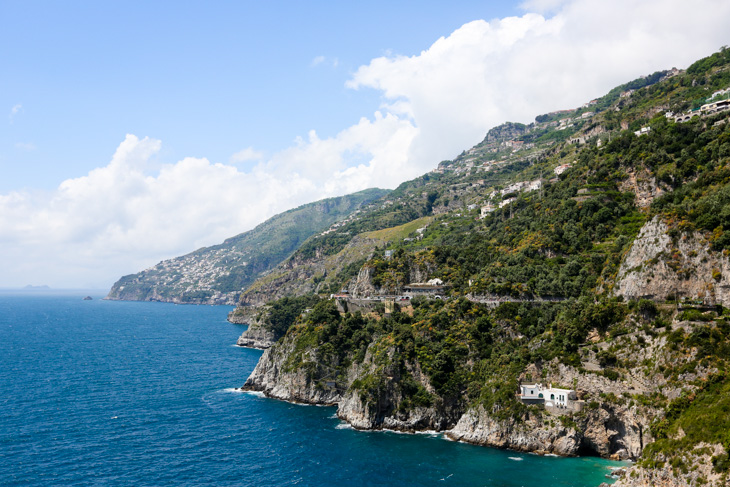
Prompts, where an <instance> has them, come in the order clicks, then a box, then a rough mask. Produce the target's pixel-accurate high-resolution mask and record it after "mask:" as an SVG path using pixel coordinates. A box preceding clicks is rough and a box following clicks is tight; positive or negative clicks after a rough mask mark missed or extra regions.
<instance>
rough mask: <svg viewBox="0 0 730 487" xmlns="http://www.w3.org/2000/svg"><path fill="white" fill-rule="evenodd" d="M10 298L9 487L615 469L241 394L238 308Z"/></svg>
mask: <svg viewBox="0 0 730 487" xmlns="http://www.w3.org/2000/svg"><path fill="white" fill-rule="evenodd" d="M84 295H85V293H76V294H74V293H66V294H53V293H32V294H27V293H26V294H21V293H12V292H1V293H0V357H1V360H2V361H1V362H0V363H1V365H2V367H1V368H0V485H3V486H16V485H17V486H21V485H22V486H25V485H42V486H48V485H64V486H65V485H100V486H106V485H125V486H126V485H134V486H163V485H195V486H197V485H210V486H268V485H272V486H286V485H303V486H310V485H311V486H341V485H350V486H398V487H403V486H410V485H415V486H431V485H432V486H448V485H458V486H462V487H464V486H467V487H468V486H500V487H507V486H509V487H512V486H515V487H517V486H523V487H531V486H545V485H550V486H551V487H557V486H597V485H598V484H600V483H601V482H605V481H607V479H606V478H605V477H604V476H605V475H606V473H608V472H609V468H610V467H612V466H616V465H617V464H616V463H613V462H608V461H605V460H601V459H598V458H554V457H540V456H536V455H529V454H523V453H516V452H511V451H502V450H496V449H491V448H483V447H478V446H473V445H467V444H462V443H456V442H452V441H448V440H446V439H444V438H443V437H442V436H441V435H438V434H417V435H408V434H397V433H392V432H360V431H355V430H352V429H351V428H349V427H348V426H347V425H346V424H344V423H343V422H341V421H340V420H338V419H337V418H336V417H335V416H334V414H335V409H334V408H331V407H315V406H300V405H294V404H289V403H285V402H281V401H276V400H273V399H267V398H265V397H261V396H260V395H255V394H249V393H242V392H238V391H236V390H235V388H237V387H240V386H241V385H242V384H243V383H244V382H245V380H246V378H247V377H248V375H249V373H250V372H251V371H252V370H253V368H254V366H255V365H256V362H257V360H258V358H259V357H260V355H261V352H260V351H257V350H250V349H245V348H239V347H236V346H234V344H235V342H236V338H238V336H239V335H240V334H241V332H243V330H244V329H245V327H244V326H241V325H233V324H230V323H228V322H227V321H226V314H227V313H228V311H230V308H228V307H212V306H176V305H172V304H161V303H135V302H117V301H102V300H101V299H100V298H101V297H103V295H99V294H96V295H92V296H93V298H94V299H93V300H92V301H83V300H82V297H83V296H84Z"/></svg>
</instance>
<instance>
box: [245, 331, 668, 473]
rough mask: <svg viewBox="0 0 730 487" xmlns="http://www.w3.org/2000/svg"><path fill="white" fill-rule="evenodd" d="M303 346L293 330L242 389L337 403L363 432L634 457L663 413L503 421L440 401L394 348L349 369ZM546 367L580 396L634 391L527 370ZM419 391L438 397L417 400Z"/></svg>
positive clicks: (574, 374)
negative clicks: (428, 434)
mask: <svg viewBox="0 0 730 487" xmlns="http://www.w3.org/2000/svg"><path fill="white" fill-rule="evenodd" d="M304 343H308V341H307V340H306V339H305V338H304V335H302V334H299V333H297V332H296V330H295V331H294V332H291V331H290V333H289V334H287V336H286V337H285V338H284V340H282V341H281V342H278V343H277V344H275V345H273V346H272V347H271V348H269V349H268V350H266V352H265V353H264V355H263V356H262V357H261V359H260V361H259V363H258V365H257V366H256V368H255V370H254V371H253V373H252V374H251V376H250V377H249V378H248V380H247V381H246V383H245V385H244V386H243V388H244V389H246V390H256V391H263V392H264V393H265V394H266V395H267V396H269V397H272V398H277V399H283V400H287V401H293V402H301V403H307V404H322V405H336V406H337V416H338V417H339V418H341V419H343V420H345V421H347V422H348V423H350V424H351V425H352V426H354V427H355V428H358V429H383V428H386V429H393V430H401V431H420V430H435V431H445V432H446V434H447V436H449V437H450V438H452V439H454V440H459V441H465V442H469V443H474V444H478V445H485V446H493V447H498V448H509V449H514V450H519V451H526V452H535V451H536V452H546V453H554V454H558V455H566V456H574V455H579V454H584V453H592V454H597V455H600V456H602V457H606V458H608V457H611V458H616V459H619V458H620V459H629V458H631V459H635V458H637V457H638V456H639V455H640V454H641V452H642V450H643V448H644V446H645V445H646V444H647V443H648V442H650V441H652V438H651V435H650V434H649V432H648V431H649V422H650V419H651V417H653V415H655V414H656V411H655V410H653V409H651V408H646V407H642V406H638V405H621V404H612V403H608V402H603V401H602V402H601V403H600V406H595V407H593V408H589V409H588V410H586V411H585V412H584V413H583V414H581V415H579V416H578V417H572V416H569V415H568V416H564V411H560V410H554V411H552V412H546V411H545V410H543V411H532V412H529V411H528V412H526V413H524V414H523V415H522V416H520V417H519V418H514V417H509V418H504V417H502V416H500V415H499V413H498V412H490V411H487V410H486V409H485V408H484V407H483V406H481V405H477V406H474V407H467V406H466V405H465V403H463V402H461V401H456V402H455V401H449V400H448V399H445V398H442V397H440V396H439V395H438V394H437V393H436V392H435V390H434V388H433V387H432V385H431V383H430V380H429V378H428V377H427V376H426V375H425V374H423V372H422V371H421V367H420V365H419V363H418V362H410V361H406V362H404V363H401V365H399V362H398V360H397V355H398V352H397V350H396V349H395V348H387V349H385V350H383V349H382V348H380V347H379V346H378V345H377V344H371V345H370V346H369V347H368V350H367V352H366V354H365V356H364V358H363V360H362V361H361V362H357V361H352V362H351V363H350V364H349V365H348V366H347V367H346V368H345V369H344V370H343V369H341V368H338V364H337V363H323V362H322V357H320V355H319V354H320V352H319V350H318V348H317V347H316V346H312V345H310V346H306V345H305V344H304ZM339 365H341V364H339ZM543 368H544V369H545V373H544V374H543V375H544V376H545V377H546V379H548V380H555V381H560V383H570V382H575V383H576V384H577V385H576V388H577V389H578V391H579V394H580V395H581V396H585V395H589V396H591V397H594V396H593V394H594V393H595V392H596V391H598V390H600V391H601V392H603V393H605V392H607V391H616V392H618V393H619V394H621V393H622V392H626V391H627V390H629V389H628V387H627V386H626V385H622V384H617V383H613V382H612V381H609V380H608V379H605V378H602V377H596V376H593V375H586V374H582V373H580V372H578V371H577V370H576V369H574V368H572V367H566V366H564V365H561V364H558V363H552V364H549V366H536V365H533V366H531V368H528V369H527V370H528V371H530V372H537V373H541V374H542V370H543ZM414 388H421V389H422V390H423V391H425V392H427V393H428V395H430V396H431V397H432V400H430V401H426V402H423V403H417V402H414V401H413V390H414ZM595 397H596V398H597V395H596V396H595ZM561 418H562V419H561ZM563 419H566V420H567V421H565V422H563Z"/></svg>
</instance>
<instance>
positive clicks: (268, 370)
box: [242, 340, 341, 405]
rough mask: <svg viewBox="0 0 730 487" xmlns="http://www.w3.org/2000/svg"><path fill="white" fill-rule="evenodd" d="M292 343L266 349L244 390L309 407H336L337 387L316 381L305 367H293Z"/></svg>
mask: <svg viewBox="0 0 730 487" xmlns="http://www.w3.org/2000/svg"><path fill="white" fill-rule="evenodd" d="M294 346H295V342H294V341H293V340H288V341H287V340H285V341H284V342H283V343H282V344H281V345H280V346H278V345H277V346H275V347H271V348H269V349H267V350H266V351H265V352H264V354H263V355H262V356H261V358H260V359H259V362H258V364H256V368H255V369H254V371H253V372H252V373H251V375H250V376H249V378H248V379H247V380H246V383H245V384H244V385H243V387H242V389H244V390H249V391H261V392H263V393H264V394H266V395H267V396H268V397H273V398H276V399H283V400H285V401H292V402H301V403H306V404H322V405H334V404H337V403H338V402H339V401H340V399H341V396H340V393H339V392H338V391H337V389H336V388H330V387H323V386H322V384H321V383H319V382H317V381H313V380H312V379H311V378H310V377H309V375H308V374H307V373H306V370H305V369H304V368H301V367H300V368H293V367H291V364H290V363H289V361H288V358H289V356H290V353H291V352H292V348H293V347H294Z"/></svg>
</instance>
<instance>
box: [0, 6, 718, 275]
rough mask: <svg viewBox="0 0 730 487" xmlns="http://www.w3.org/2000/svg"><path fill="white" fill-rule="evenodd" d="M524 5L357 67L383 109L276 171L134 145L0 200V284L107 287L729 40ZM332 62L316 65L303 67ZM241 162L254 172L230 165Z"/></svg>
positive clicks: (636, 18) (648, 19) (626, 18)
mask: <svg viewBox="0 0 730 487" xmlns="http://www.w3.org/2000/svg"><path fill="white" fill-rule="evenodd" d="M525 5H526V7H531V8H534V9H540V10H539V11H540V12H543V13H544V12H548V11H550V12H555V13H554V14H553V15H551V16H545V15H540V14H537V13H527V14H525V15H523V16H521V17H509V18H504V19H496V20H491V21H489V22H488V21H484V20H477V21H474V22H470V23H467V24H465V25H464V26H462V27H461V28H459V29H457V30H456V31H454V32H453V33H451V34H450V35H449V36H447V37H442V38H440V39H438V40H436V41H435V42H434V43H433V45H431V46H430V47H429V48H428V49H426V50H424V51H423V52H421V53H420V54H418V55H414V56H398V55H393V54H388V55H386V56H383V57H380V58H377V59H373V60H372V61H371V62H370V63H369V64H368V65H366V66H362V67H360V68H359V69H358V70H357V71H356V72H355V73H354V74H353V76H352V78H351V80H350V81H349V82H348V83H347V85H348V86H349V87H350V88H353V89H361V88H372V89H376V90H379V91H380V92H382V95H383V104H382V106H381V107H380V109H379V110H378V111H377V112H375V113H374V114H373V115H372V116H370V117H363V118H361V119H360V120H358V121H357V123H355V124H353V125H352V126H350V127H347V128H345V129H343V130H342V131H340V132H339V133H338V134H337V135H335V136H333V137H328V138H321V137H320V136H319V135H318V134H317V132H316V131H315V130H312V131H310V132H309V133H308V134H307V136H306V137H300V138H298V139H297V140H296V141H295V142H294V144H293V145H292V146H291V147H289V148H285V149H283V150H281V151H280V152H278V153H276V154H274V155H273V156H271V157H269V158H264V156H263V154H261V153H260V152H258V151H256V150H255V149H253V148H252V147H248V148H246V149H243V150H241V151H240V152H237V153H236V154H233V155H232V156H231V158H230V163H231V164H228V165H227V164H213V163H211V162H209V161H208V160H207V159H197V158H185V159H183V160H181V161H178V162H176V163H173V164H161V163H159V162H157V163H155V160H156V158H157V157H158V154H159V152H160V150H161V142H160V141H158V140H154V139H150V138H144V139H139V138H137V137H136V136H133V135H129V136H127V137H126V139H125V140H124V141H123V142H122V143H121V144H120V145H119V147H118V148H117V150H116V152H115V153H114V155H113V157H112V159H111V161H110V162H109V163H108V164H107V165H104V166H103V167H99V168H97V169H95V170H93V171H91V172H89V174H87V175H86V176H83V177H78V178H74V179H69V180H67V181H64V182H63V183H62V184H60V185H59V187H58V188H57V189H56V190H55V191H52V192H50V193H31V192H12V193H9V194H5V195H0V243H2V248H3V252H2V253H0V268H1V269H3V273H2V275H0V286H2V285H17V284H24V283H26V282H28V283H36V284H40V283H48V284H50V285H55V286H61V285H63V284H65V285H84V284H101V285H105V286H106V285H109V284H111V282H112V281H114V280H115V279H116V278H118V277H119V276H120V275H122V274H125V273H129V272H135V271H138V270H140V269H142V268H144V267H147V266H149V265H152V264H154V263H156V262H157V261H159V260H161V259H163V258H168V257H172V256H175V255H180V254H182V253H185V252H188V251H191V250H193V249H195V248H197V247H199V246H203V245H210V244H215V243H218V242H220V241H222V240H223V239H224V238H227V237H230V236H232V235H235V234H237V233H239V232H241V231H244V230H247V229H250V228H252V227H253V226H254V225H255V224H257V223H259V222H261V221H263V220H264V219H266V218H268V217H270V216H272V215H273V214H275V213H278V212H281V211H284V210H286V209H289V208H291V207H294V206H296V205H299V204H302V203H306V202H309V201H314V200H316V199H319V198H324V197H329V196H335V195H340V194H345V193H348V192H352V191H357V190H360V189H364V188H367V187H373V186H379V187H390V188H392V187H395V186H396V185H397V184H399V183H400V182H402V181H404V180H407V179H410V178H413V177H415V176H417V175H419V174H422V173H424V172H426V171H428V170H429V169H431V168H433V167H434V166H435V165H436V163H438V162H439V161H440V160H442V159H446V158H452V157H454V156H455V155H457V154H458V153H459V152H461V151H462V150H464V149H467V148H469V147H470V146H472V145H473V144H475V143H476V142H478V141H479V140H481V139H482V138H483V137H484V134H485V133H486V131H487V130H488V129H489V128H490V127H492V126H494V125H497V124H499V123H502V122H504V121H508V120H509V121H521V122H530V121H532V120H533V118H534V117H535V116H536V115H538V114H541V113H545V112H548V111H552V110H556V109H562V108H571V107H575V106H578V105H580V104H582V103H584V102H586V101H588V100H590V99H592V98H595V97H597V96H600V95H602V94H604V93H606V92H607V91H608V90H609V89H610V88H612V87H614V86H616V85H618V84H621V83H623V82H626V81H629V80H631V79H633V78H636V77H637V76H639V75H641V74H649V73H651V72H653V71H655V70H659V69H666V68H671V67H673V66H676V67H686V66H687V65H688V64H689V63H690V62H692V61H694V60H696V59H698V58H700V57H702V56H705V55H708V54H710V53H712V52H714V51H716V50H717V49H718V48H719V47H720V46H722V45H723V44H728V38H730V34H729V33H728V32H729V31H728V30H727V28H726V25H727V21H728V19H730V3H728V2H720V1H713V0H698V1H695V2H692V3H691V4H690V3H689V2H685V1H683V0H682V1H680V0H645V1H638V2H637V1H636V0H616V1H614V2H610V3H607V2H604V1H602V0H572V1H570V0H567V1H555V0H530V1H529V2H528V3H526V4H525ZM325 62H328V61H327V58H325V57H324V56H322V57H317V58H315V59H314V60H313V61H312V65H313V66H314V65H318V64H321V63H325ZM332 63H333V64H334V63H336V60H335V61H332ZM21 110H22V106H20V105H17V109H16V108H15V107H14V108H13V109H12V110H11V117H12V115H13V114H14V112H15V113H18V112H20V111H21ZM11 119H12V118H11ZM245 161H254V162H255V163H256V164H255V165H254V166H253V167H251V168H250V169H247V170H243V169H242V167H239V166H236V165H235V163H238V162H245ZM70 276H72V277H73V279H74V281H69V280H68V279H70Z"/></svg>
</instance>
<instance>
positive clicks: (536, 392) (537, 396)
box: [520, 384, 577, 409]
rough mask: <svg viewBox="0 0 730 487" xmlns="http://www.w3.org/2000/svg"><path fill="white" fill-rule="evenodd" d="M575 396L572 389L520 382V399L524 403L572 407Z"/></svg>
mask: <svg viewBox="0 0 730 487" xmlns="http://www.w3.org/2000/svg"><path fill="white" fill-rule="evenodd" d="M576 399H577V396H576V394H575V391H574V390H572V389H559V388H557V387H553V385H552V384H550V385H548V387H545V386H543V385H542V384H520V400H521V401H522V402H524V403H525V404H543V403H544V404H545V406H547V407H558V408H571V409H572V408H573V402H575V401H576Z"/></svg>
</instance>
